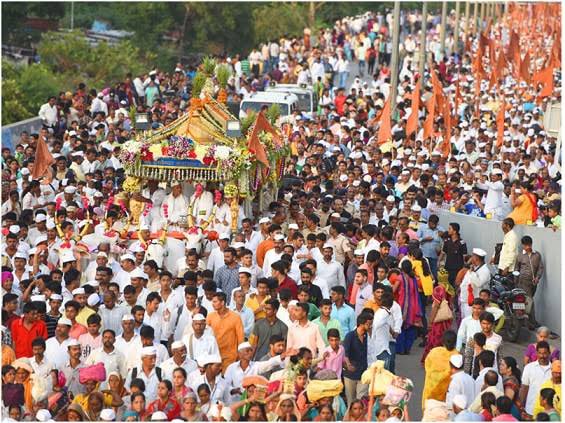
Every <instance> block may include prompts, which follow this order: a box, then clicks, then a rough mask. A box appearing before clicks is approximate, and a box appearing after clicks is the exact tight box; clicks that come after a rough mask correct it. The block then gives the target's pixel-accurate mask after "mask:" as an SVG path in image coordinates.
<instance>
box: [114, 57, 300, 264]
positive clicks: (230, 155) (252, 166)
mask: <svg viewBox="0 0 565 423" xmlns="http://www.w3.org/2000/svg"><path fill="white" fill-rule="evenodd" d="M212 69H214V68H212ZM215 69H216V72H218V67H216V68H215ZM202 73H204V72H202ZM216 77H217V79H218V80H220V78H219V75H218V74H216ZM209 82H211V75H210V74H208V75H207V76H206V83H204V84H203V87H202V88H201V90H200V92H199V93H198V92H196V93H195V92H194V89H193V98H192V99H191V101H190V107H189V109H188V112H187V113H185V114H184V115H182V116H181V117H179V118H178V119H177V120H175V121H174V122H172V123H170V124H169V125H167V126H165V127H163V128H161V129H159V130H156V131H145V132H141V133H138V134H137V136H136V138H135V139H133V140H130V141H127V142H126V143H124V144H123V145H122V148H121V153H120V156H119V157H120V160H121V162H122V164H123V166H124V169H125V172H126V175H127V178H126V180H125V182H124V184H123V189H124V192H125V193H127V197H128V198H124V200H125V202H127V203H128V208H129V211H130V214H131V216H129V219H128V220H129V221H130V224H131V225H134V226H135V227H137V230H135V229H134V231H133V232H132V233H130V234H129V238H137V239H139V240H140V241H141V243H142V244H143V246H144V247H145V248H147V253H150V251H149V250H150V249H151V247H152V246H153V245H155V244H157V243H159V244H160V246H161V248H162V247H163V244H164V243H165V242H166V240H167V238H168V239H170V238H175V239H177V240H180V239H182V240H185V239H186V241H187V243H188V244H195V245H197V244H200V241H201V240H202V239H204V238H205V237H206V236H207V235H208V232H207V230H209V229H211V226H210V227H209V225H210V224H212V225H213V220H214V216H215V214H216V211H217V210H218V208H219V207H220V204H221V203H222V195H223V196H224V197H225V199H226V200H227V201H228V203H229V208H230V211H231V213H230V214H231V221H230V222H229V224H228V229H231V230H232V231H235V229H236V227H237V221H238V215H239V208H240V204H241V203H242V202H246V203H247V204H248V205H249V204H250V201H252V200H253V199H255V198H258V197H259V196H260V194H261V192H265V191H272V190H274V189H276V187H277V185H278V183H280V180H281V176H282V171H283V169H284V162H285V158H286V157H287V156H288V154H289V148H288V140H287V139H285V138H284V137H283V135H282V134H281V132H280V131H278V130H277V129H275V127H274V126H273V125H271V123H270V122H269V120H268V119H267V117H266V116H265V115H264V114H263V113H259V114H257V115H256V116H255V119H254V121H253V123H252V124H251V125H249V124H248V126H249V127H248V128H245V127H242V126H244V125H240V122H239V121H238V119H237V118H236V117H234V116H233V115H232V114H231V113H230V112H229V110H228V109H227V107H226V106H225V104H223V102H225V91H223V88H221V89H220V92H219V93H218V96H217V97H218V99H215V98H213V96H212V93H213V84H210V83H209ZM221 82H222V81H221V80H220V86H222V83H221ZM210 85H211V87H210ZM242 124H243V122H242ZM234 127H235V128H236V130H235V132H234V131H232V129H233V128H234ZM228 128H229V130H228ZM228 133H230V134H235V136H228ZM148 180H154V181H158V182H159V183H167V184H169V185H170V186H172V185H173V183H174V184H176V183H181V182H182V183H186V184H191V185H192V188H193V189H194V192H195V194H194V195H193V196H192V198H199V196H200V195H201V194H202V193H204V196H205V195H208V197H209V199H210V200H209V203H208V207H207V209H208V211H207V219H206V220H203V219H198V218H197V216H196V215H195V213H194V212H193V207H194V200H191V201H189V204H188V207H187V210H186V219H183V220H182V222H176V223H175V225H174V227H173V225H172V224H171V225H169V223H168V216H167V214H168V211H167V209H166V208H165V210H163V212H164V213H163V216H162V217H163V219H164V220H163V222H164V223H163V226H162V227H161V228H160V230H159V231H158V233H153V234H150V233H149V231H147V230H145V231H143V230H142V224H141V222H142V220H143V216H144V215H146V214H147V213H148V207H149V206H148V205H147V204H146V203H142V202H140V201H137V200H136V199H135V197H136V195H135V193H139V192H141V190H142V187H143V186H144V185H145V183H146V182H147V181H148ZM206 185H208V186H211V185H213V186H214V188H215V190H216V192H215V195H212V194H211V193H210V192H209V191H207V189H206V188H207V187H206ZM210 191H211V189H210ZM221 192H223V194H222V193H221ZM204 196H203V197H202V198H204ZM212 198H213V200H212ZM224 207H225V206H224ZM148 238H152V239H154V241H153V242H151V241H150V240H149V239H148ZM150 255H151V254H150ZM158 261H162V258H161V260H158Z"/></svg>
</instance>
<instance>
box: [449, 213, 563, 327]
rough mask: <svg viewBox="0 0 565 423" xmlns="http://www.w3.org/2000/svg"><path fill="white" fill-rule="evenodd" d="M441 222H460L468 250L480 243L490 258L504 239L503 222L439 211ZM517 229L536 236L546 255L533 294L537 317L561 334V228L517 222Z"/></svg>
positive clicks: (518, 232) (536, 246)
mask: <svg viewBox="0 0 565 423" xmlns="http://www.w3.org/2000/svg"><path fill="white" fill-rule="evenodd" d="M438 216H439V221H440V225H441V226H443V227H444V228H445V229H447V226H448V225H449V223H450V222H457V223H458V224H459V225H460V226H461V237H462V238H463V239H464V240H465V241H466V243H467V250H468V251H469V253H470V252H471V249H472V248H474V247H479V248H482V249H483V250H485V251H486V252H487V253H488V257H487V258H488V260H490V258H491V257H492V256H493V255H494V246H495V245H496V244H497V243H500V242H502V240H503V237H504V234H503V232H502V223H501V222H497V221H493V220H486V219H481V218H478V217H474V216H467V215H464V214H458V213H450V212H443V211H442V212H440V213H438ZM514 232H516V235H518V239H520V238H522V237H523V236H524V235H529V236H531V237H532V239H533V240H534V250H535V251H538V252H539V253H540V254H541V256H542V259H543V264H544V267H545V272H544V276H543V278H542V280H541V281H540V284H539V286H538V289H537V291H536V295H535V297H534V301H535V307H536V318H537V320H538V321H539V322H540V323H542V324H543V325H545V326H548V327H549V328H551V330H552V331H554V332H556V333H558V334H561V231H556V232H554V231H552V230H551V229H547V228H538V227H535V226H526V225H516V226H515V227H514Z"/></svg>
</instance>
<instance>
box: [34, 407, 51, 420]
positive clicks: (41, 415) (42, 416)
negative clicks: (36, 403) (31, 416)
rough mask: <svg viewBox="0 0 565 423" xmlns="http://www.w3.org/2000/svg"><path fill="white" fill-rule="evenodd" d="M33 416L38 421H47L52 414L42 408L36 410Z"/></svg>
mask: <svg viewBox="0 0 565 423" xmlns="http://www.w3.org/2000/svg"><path fill="white" fill-rule="evenodd" d="M35 418H36V420H37V421H38V422H47V421H49V420H51V419H52V416H51V413H50V412H49V410H46V409H44V408H42V409H41V410H37V413H36V414H35Z"/></svg>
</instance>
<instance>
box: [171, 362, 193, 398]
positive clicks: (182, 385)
mask: <svg viewBox="0 0 565 423" xmlns="http://www.w3.org/2000/svg"><path fill="white" fill-rule="evenodd" d="M191 392H192V389H190V388H189V387H188V386H186V370H185V369H183V368H182V367H178V368H176V369H175V370H174V371H173V390H172V392H171V397H172V398H174V399H175V400H177V402H178V403H179V404H182V403H183V400H184V399H185V398H186V396H187V395H188V394H189V393H191Z"/></svg>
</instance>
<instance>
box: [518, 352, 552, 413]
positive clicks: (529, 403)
mask: <svg viewBox="0 0 565 423" xmlns="http://www.w3.org/2000/svg"><path fill="white" fill-rule="evenodd" d="M550 377H551V364H548V365H547V366H542V365H540V364H539V361H537V360H536V361H532V362H531V363H528V364H526V366H525V367H524V372H523V373H522V385H526V386H528V396H527V397H526V407H525V408H526V412H527V413H528V414H529V415H532V414H533V412H534V404H535V402H536V398H537V396H538V394H539V390H540V386H541V385H542V384H543V383H544V382H545V381H546V380H548V379H549V378H550Z"/></svg>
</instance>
